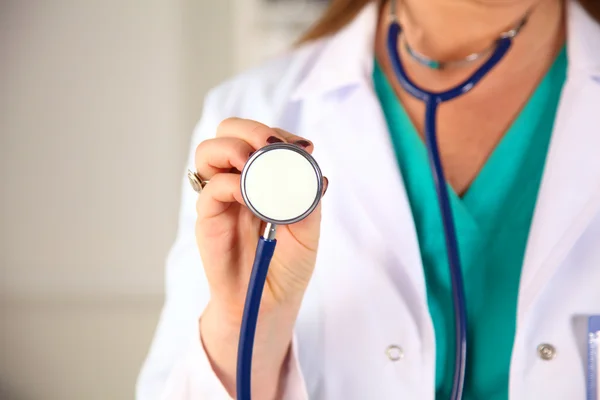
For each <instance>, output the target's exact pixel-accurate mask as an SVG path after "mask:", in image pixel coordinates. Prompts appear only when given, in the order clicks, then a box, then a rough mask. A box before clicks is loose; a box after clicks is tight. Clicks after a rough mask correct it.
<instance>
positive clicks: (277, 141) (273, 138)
mask: <svg viewBox="0 0 600 400" xmlns="http://www.w3.org/2000/svg"><path fill="white" fill-rule="evenodd" d="M282 142H283V140H281V139H279V138H278V137H276V136H269V138H268V139H267V143H270V144H273V143H282Z"/></svg>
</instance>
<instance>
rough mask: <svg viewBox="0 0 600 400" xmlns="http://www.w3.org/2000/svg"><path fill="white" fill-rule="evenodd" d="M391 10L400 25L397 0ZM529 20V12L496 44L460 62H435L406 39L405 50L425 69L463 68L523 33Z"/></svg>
mask: <svg viewBox="0 0 600 400" xmlns="http://www.w3.org/2000/svg"><path fill="white" fill-rule="evenodd" d="M390 10H391V12H390V14H391V18H392V20H393V21H396V22H397V23H398V25H400V22H399V21H398V16H397V14H396V0H391V6H390ZM528 18H529V12H527V14H525V16H524V17H523V18H521V20H520V21H519V22H518V23H517V25H515V27H514V28H512V29H510V30H508V31H506V32H502V33H501V34H500V36H499V37H498V39H496V40H495V41H494V43H492V44H491V45H490V46H488V47H487V48H486V49H484V50H482V51H480V52H477V53H472V54H469V55H468V56H466V57H464V58H461V59H458V60H448V61H440V60H435V59H433V58H430V57H428V56H426V55H424V54H421V53H419V52H418V51H416V50H415V49H413V48H412V47H411V46H410V45H409V44H408V41H407V40H406V38H405V39H404V40H403V43H404V48H405V50H406V52H407V53H408V55H409V56H410V57H411V58H412V59H413V60H415V61H416V62H418V63H419V64H421V65H423V66H425V67H428V68H431V69H447V68H452V67H462V66H464V65H467V64H470V63H472V62H474V61H477V60H479V59H481V58H483V57H485V56H487V55H489V54H491V53H492V52H493V51H494V50H495V49H496V47H497V46H498V42H499V41H500V40H501V39H505V38H514V37H516V36H517V35H518V34H519V32H520V31H521V29H522V28H523V27H524V26H525V24H526V23H527V19H528ZM401 32H402V31H401Z"/></svg>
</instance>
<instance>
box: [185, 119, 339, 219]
mask: <svg viewBox="0 0 600 400" xmlns="http://www.w3.org/2000/svg"><path fill="white" fill-rule="evenodd" d="M282 142H287V143H293V144H295V145H297V146H299V147H301V148H303V149H304V150H305V151H307V152H308V153H312V152H313V150H314V146H313V144H312V143H311V142H310V141H308V140H306V139H304V138H302V137H300V136H296V135H293V134H291V133H289V132H286V131H284V130H283V129H279V128H271V127H269V126H267V125H264V124H261V123H259V122H256V121H251V120H246V119H240V118H229V119H226V120H224V121H223V122H221V123H220V124H219V126H218V128H217V134H216V137H215V138H213V139H208V140H205V141H203V142H202V143H200V144H199V145H198V147H197V148H196V154H195V168H196V172H195V173H194V172H190V181H193V180H195V181H196V184H195V185H194V183H193V182H192V185H193V186H194V187H199V188H200V190H196V191H197V192H199V193H200V196H199V198H198V202H197V211H198V216H199V217H201V218H211V217H214V216H216V215H219V214H220V213H222V212H224V211H225V210H226V209H227V208H229V205H230V204H231V203H235V202H237V203H240V204H244V202H243V198H242V195H241V189H240V175H239V173H240V171H242V170H243V168H244V166H245V164H246V162H247V161H248V159H249V158H250V157H251V156H252V154H253V152H254V151H256V150H258V149H260V148H262V147H264V146H266V145H269V144H274V143H282ZM209 181H210V184H207V183H208V182H209ZM327 184H328V182H327V179H326V178H325V179H324V182H323V188H324V189H326V187H327Z"/></svg>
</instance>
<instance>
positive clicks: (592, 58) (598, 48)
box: [567, 0, 600, 79]
mask: <svg viewBox="0 0 600 400" xmlns="http://www.w3.org/2000/svg"><path fill="white" fill-rule="evenodd" d="M567 52H568V53H567V54H568V59H569V69H570V71H571V72H572V73H580V72H583V73H584V74H588V75H591V76H592V77H593V78H594V79H600V24H598V22H596V21H595V20H594V19H593V18H592V16H591V15H589V14H588V13H587V11H585V10H584V8H583V7H582V6H581V4H579V2H578V1H576V0H571V1H569V3H568V9H567Z"/></svg>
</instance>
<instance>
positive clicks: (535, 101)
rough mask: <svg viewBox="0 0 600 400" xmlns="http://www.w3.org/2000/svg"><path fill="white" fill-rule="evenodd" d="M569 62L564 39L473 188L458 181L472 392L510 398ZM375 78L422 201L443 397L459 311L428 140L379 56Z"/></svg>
mask: <svg viewBox="0 0 600 400" xmlns="http://www.w3.org/2000/svg"><path fill="white" fill-rule="evenodd" d="M566 70H567V57H566V51H565V49H563V50H562V51H561V53H560V54H559V56H558V57H557V59H556V61H555V62H554V64H553V65H552V67H551V68H550V69H549V71H548V72H547V74H546V75H545V77H544V78H543V80H542V81H541V82H540V83H539V85H538V87H537V88H536V90H535V92H534V93H533V95H532V96H531V98H530V99H529V101H528V103H527V104H526V105H525V107H524V108H523V109H522V110H521V112H520V114H519V115H518V117H517V118H516V120H515V121H514V122H513V124H512V126H511V127H510V128H509V129H508V131H507V132H506V134H505V135H504V137H503V138H502V140H501V141H500V143H499V144H498V145H497V146H496V148H495V149H494V151H493V152H492V154H491V156H490V157H489V159H488V160H487V161H486V163H485V165H484V166H483V168H482V169H481V170H480V172H479V174H478V175H477V177H476V178H475V180H474V181H473V183H472V184H471V186H470V187H469V188H468V190H467V192H466V193H465V194H464V195H463V196H462V197H460V196H458V195H457V194H456V192H454V191H453V190H452V188H449V189H450V201H451V205H452V211H453V214H454V218H455V224H456V230H457V236H458V244H459V248H460V257H461V262H462V271H463V279H464V286H465V294H466V303H467V316H468V355H467V371H466V382H465V392H464V399H486V400H495V399H507V398H508V377H509V368H510V358H511V352H512V346H513V340H514V335H515V325H516V310H517V297H518V292H519V279H520V275H521V266H522V264H523V257H524V253H525V245H526V242H527V237H528V233H529V228H530V224H531V220H532V216H533V211H534V208H535V203H536V198H537V194H538V189H539V186H540V181H541V178H542V172H543V169H544V163H545V158H546V153H547V150H548V144H549V141H550V137H551V135H552V129H553V123H554V117H555V114H556V109H557V105H558V101H559V97H560V93H561V90H562V86H563V83H564V81H565V77H566ZM373 80H374V86H375V91H376V92H377V95H378V97H379V101H380V103H381V106H382V109H383V112H384V115H385V118H386V120H387V124H388V127H389V131H390V134H391V140H392V143H393V146H394V149H395V152H396V156H397V159H398V164H399V167H400V170H401V173H402V178H403V180H404V185H405V187H406V192H407V195H408V198H409V201H410V205H411V208H412V215H413V218H414V222H415V227H416V231H417V235H418V239H419V246H420V250H421V257H422V261H423V268H424V273H425V281H426V286H427V300H428V305H429V312H430V315H431V318H432V321H433V326H434V329H435V341H436V399H440V400H446V399H448V398H449V397H450V392H451V388H452V375H453V372H454V348H455V346H454V312H453V308H452V297H451V283H450V274H449V270H448V262H447V257H446V246H445V242H444V234H443V230H442V223H441V216H440V211H439V208H438V202H437V197H436V192H435V187H434V183H433V179H432V176H431V172H430V169H429V164H428V159H427V153H426V147H425V144H424V142H423V141H422V139H421V138H420V136H419V135H418V133H417V131H416V129H415V127H414V125H413V124H412V122H411V120H410V118H409V117H408V115H407V113H406V111H405V110H404V109H403V107H402V104H401V103H400V102H399V101H398V99H397V97H396V95H395V93H394V90H393V89H392V87H391V85H390V83H389V82H388V81H387V78H386V77H385V75H384V74H383V72H382V70H381V68H380V66H379V65H377V62H375V68H374V72H373ZM442 107H443V105H442Z"/></svg>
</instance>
